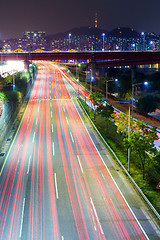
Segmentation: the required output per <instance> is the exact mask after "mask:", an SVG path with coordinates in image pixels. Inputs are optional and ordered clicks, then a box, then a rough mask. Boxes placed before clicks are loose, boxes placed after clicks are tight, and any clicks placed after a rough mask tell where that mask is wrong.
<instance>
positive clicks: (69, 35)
mask: <svg viewBox="0 0 160 240" xmlns="http://www.w3.org/2000/svg"><path fill="white" fill-rule="evenodd" d="M68 37H69V43H68V48H69V49H68V51H70V41H71V33H69V34H68Z"/></svg>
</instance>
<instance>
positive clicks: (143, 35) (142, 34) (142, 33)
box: [141, 32, 145, 51]
mask: <svg viewBox="0 0 160 240" xmlns="http://www.w3.org/2000/svg"><path fill="white" fill-rule="evenodd" d="M141 36H142V37H143V51H144V50H145V33H144V32H141Z"/></svg>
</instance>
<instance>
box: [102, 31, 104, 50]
mask: <svg viewBox="0 0 160 240" xmlns="http://www.w3.org/2000/svg"><path fill="white" fill-rule="evenodd" d="M102 37H103V48H102V51H104V38H105V33H102Z"/></svg>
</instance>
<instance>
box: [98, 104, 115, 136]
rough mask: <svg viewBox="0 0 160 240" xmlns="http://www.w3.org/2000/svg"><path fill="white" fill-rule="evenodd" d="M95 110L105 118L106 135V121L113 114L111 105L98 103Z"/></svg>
mask: <svg viewBox="0 0 160 240" xmlns="http://www.w3.org/2000/svg"><path fill="white" fill-rule="evenodd" d="M97 112H99V113H100V114H101V115H102V117H104V118H105V120H106V129H107V135H108V121H110V119H111V115H112V114H113V107H112V105H111V104H108V103H107V104H106V106H104V105H103V104H101V105H99V106H98V108H97Z"/></svg>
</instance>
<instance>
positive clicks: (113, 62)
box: [0, 51, 160, 67]
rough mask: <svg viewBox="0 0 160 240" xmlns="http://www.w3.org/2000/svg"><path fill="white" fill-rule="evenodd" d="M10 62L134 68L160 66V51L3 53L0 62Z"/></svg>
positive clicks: (0, 55)
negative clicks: (64, 62) (68, 62)
mask: <svg viewBox="0 0 160 240" xmlns="http://www.w3.org/2000/svg"><path fill="white" fill-rule="evenodd" d="M9 60H23V61H32V60H44V61H48V60H50V61H56V60H86V61H88V63H93V62H94V64H95V65H96V67H111V66H129V65H132V66H133V65H146V64H156V63H157V64H160V51H122V52H120V51H105V52H102V51H93V52H13V53H12V52H11V53H3V52H1V54H0V61H9Z"/></svg>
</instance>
